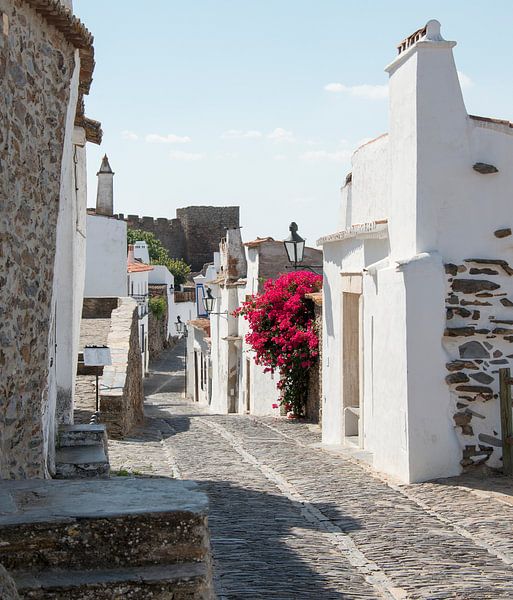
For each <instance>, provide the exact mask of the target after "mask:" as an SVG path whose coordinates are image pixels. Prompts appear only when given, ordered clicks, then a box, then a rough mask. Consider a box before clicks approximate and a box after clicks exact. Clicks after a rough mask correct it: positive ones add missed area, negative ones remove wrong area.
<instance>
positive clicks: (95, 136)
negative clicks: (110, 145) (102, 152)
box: [75, 112, 103, 146]
mask: <svg viewBox="0 0 513 600" xmlns="http://www.w3.org/2000/svg"><path fill="white" fill-rule="evenodd" d="M75 125H76V126H77V127H83V128H84V130H85V136H86V140H87V141H88V142H91V143H92V144H98V146H99V145H100V144H101V143H102V138H103V131H102V124H101V123H100V121H95V120H94V119H89V118H87V117H86V116H84V115H83V113H82V114H79V113H78V112H77V116H76V118H75Z"/></svg>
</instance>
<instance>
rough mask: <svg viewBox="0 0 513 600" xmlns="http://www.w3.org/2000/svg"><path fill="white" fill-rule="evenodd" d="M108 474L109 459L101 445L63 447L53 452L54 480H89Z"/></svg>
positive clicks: (104, 476)
mask: <svg viewBox="0 0 513 600" xmlns="http://www.w3.org/2000/svg"><path fill="white" fill-rule="evenodd" d="M109 474H110V464H109V459H108V457H107V455H106V453H105V448H104V446H103V444H94V445H91V446H65V447H64V448H58V449H57V450H56V452H55V478H56V479H90V478H95V477H96V478H98V477H103V478H106V477H108V476H109Z"/></svg>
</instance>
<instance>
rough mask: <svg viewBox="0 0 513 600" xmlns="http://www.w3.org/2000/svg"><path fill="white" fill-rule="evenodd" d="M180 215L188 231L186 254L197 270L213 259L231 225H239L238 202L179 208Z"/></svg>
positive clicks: (179, 217)
mask: <svg viewBox="0 0 513 600" xmlns="http://www.w3.org/2000/svg"><path fill="white" fill-rule="evenodd" d="M176 216H177V218H178V219H179V220H180V222H181V223H182V227H183V230H184V234H185V255H186V256H187V261H186V262H188V263H189V264H190V265H191V266H192V270H193V271H199V270H200V269H201V268H202V267H203V265H204V264H205V263H208V262H212V256H213V254H214V252H218V251H219V242H220V241H221V239H222V238H224V237H225V236H226V230H227V229H235V228H237V227H239V225H240V223H239V207H238V206H188V207H187V208H179V209H177V211H176Z"/></svg>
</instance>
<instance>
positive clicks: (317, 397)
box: [305, 293, 322, 424]
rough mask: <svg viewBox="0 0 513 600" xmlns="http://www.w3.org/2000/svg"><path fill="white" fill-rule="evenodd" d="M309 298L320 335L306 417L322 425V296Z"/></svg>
mask: <svg viewBox="0 0 513 600" xmlns="http://www.w3.org/2000/svg"><path fill="white" fill-rule="evenodd" d="M309 296H310V299H311V301H312V303H313V305H314V311H315V328H316V330H317V332H318V335H319V358H318V360H317V361H316V363H315V365H314V366H313V367H312V368H311V369H310V374H309V375H310V376H309V380H308V398H307V400H306V406H305V416H306V418H307V419H310V420H312V421H314V422H315V423H319V424H320V423H321V422H322V294H321V293H318V294H310V295H309ZM314 297H315V299H314Z"/></svg>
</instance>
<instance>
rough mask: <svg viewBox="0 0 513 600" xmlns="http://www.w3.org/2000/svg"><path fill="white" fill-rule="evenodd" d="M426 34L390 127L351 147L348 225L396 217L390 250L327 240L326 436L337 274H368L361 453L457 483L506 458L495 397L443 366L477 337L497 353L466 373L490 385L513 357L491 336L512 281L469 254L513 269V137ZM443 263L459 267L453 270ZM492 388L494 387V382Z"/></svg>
mask: <svg viewBox="0 0 513 600" xmlns="http://www.w3.org/2000/svg"><path fill="white" fill-rule="evenodd" d="M430 31H431V33H430ZM430 36H431V39H429V40H425V41H421V42H418V43H417V44H416V45H415V46H414V47H413V48H410V49H409V50H407V51H406V52H405V53H404V54H402V55H399V57H397V58H396V59H395V60H394V62H393V63H392V64H391V65H390V66H389V67H388V68H387V70H388V72H389V73H390V98H389V102H390V133H389V135H388V136H384V137H382V138H380V139H378V140H376V141H374V142H372V143H370V144H367V145H365V146H363V147H362V148H360V149H359V150H358V151H357V152H356V153H355V155H354V156H353V169H352V183H351V184H349V185H347V186H346V187H345V188H344V190H343V195H342V202H341V210H340V224H341V226H342V227H348V226H351V225H354V224H356V223H361V222H365V221H370V220H374V219H382V218H384V217H387V218H388V230H389V247H387V243H383V242H378V241H376V240H369V239H346V240H343V241H338V242H331V243H326V244H325V245H324V252H325V258H324V266H325V281H324V325H323V327H324V336H323V337H324V348H323V360H324V363H323V394H324V398H323V441H324V442H325V443H329V444H340V443H343V441H344V431H343V419H342V389H343V388H342V384H343V382H342V374H341V341H342V328H343V323H341V317H340V315H341V313H342V310H341V299H342V288H341V273H343V272H360V273H362V274H363V300H362V312H363V332H364V334H363V341H362V346H363V348H362V351H363V394H362V398H363V413H362V416H361V418H362V433H363V446H364V447H365V448H366V449H368V450H370V451H372V453H373V455H374V464H375V466H376V467H377V468H378V469H379V470H382V471H385V472H387V473H389V474H391V475H394V476H396V477H398V478H400V479H402V480H403V481H422V480H426V479H430V478H435V477H441V476H450V475H455V474H457V473H459V472H460V471H461V463H462V462H463V463H464V462H465V460H466V461H467V463H468V462H480V461H485V460H486V458H487V453H488V454H490V452H491V454H490V456H489V458H488V460H489V464H490V465H491V466H498V465H499V464H500V463H499V459H500V452H499V451H497V449H492V450H490V449H487V450H486V451H484V450H483V451H481V453H480V450H479V448H480V446H483V441H482V438H481V437H480V436H482V435H483V434H484V435H486V436H488V437H493V433H494V429H495V431H497V423H498V400H497V398H492V394H490V395H489V396H490V397H489V398H487V399H486V400H485V401H482V400H480V399H479V397H478V396H477V395H475V394H472V393H471V392H468V393H467V399H464V398H462V393H461V392H459V393H458V389H457V387H456V386H455V385H452V384H451V385H448V384H447V383H446V381H445V378H446V376H447V375H448V371H447V369H446V363H448V362H451V361H452V362H453V363H454V362H455V361H457V360H458V359H460V358H461V354H462V350H461V348H462V344H464V343H465V342H467V341H468V340H469V339H471V340H476V341H478V342H479V344H481V345H482V347H483V348H488V346H490V348H489V349H485V350H484V352H487V353H488V356H489V360H486V359H485V360H478V362H477V363H475V365H474V367H472V369H471V370H467V371H462V372H461V373H460V374H459V376H460V377H467V379H468V378H471V377H472V376H473V375H475V371H476V370H478V371H479V373H482V374H484V377H485V379H487V378H489V374H490V373H491V372H492V371H493V362H494V360H495V363H497V364H498V363H500V364H505V363H508V364H509V363H510V362H511V360H509V361H508V360H507V359H506V357H507V354H506V353H507V351H508V346H509V345H510V343H511V342H510V341H509V340H508V339H507V338H508V336H507V334H506V335H505V334H499V333H497V332H496V331H494V325H493V322H491V321H490V318H491V317H495V319H496V320H497V319H498V320H501V319H504V320H508V318H509V319H512V318H513V315H512V314H511V313H512V308H511V307H510V306H509V305H507V304H506V305H504V304H503V303H502V302H500V299H501V298H507V299H509V298H511V299H513V283H512V282H511V277H510V276H509V275H508V273H507V271H504V269H502V270H501V268H500V267H499V268H498V270H497V272H496V274H493V272H492V273H491V274H487V275H483V274H480V273H479V266H480V265H479V264H476V263H472V262H469V261H468V260H466V259H469V258H472V257H474V258H491V259H493V258H499V259H502V260H506V261H507V262H512V261H513V244H512V241H511V238H510V237H508V238H506V239H499V238H497V237H495V236H494V231H495V230H497V229H500V228H504V227H511V226H512V221H513V217H512V214H511V189H513V171H512V170H511V169H510V168H509V165H511V161H512V159H513V135H512V134H513V130H512V129H511V128H510V127H508V126H507V125H506V126H504V125H500V124H493V123H487V122H483V121H478V120H475V119H471V118H469V117H468V115H467V113H466V110H465V106H464V104H463V99H462V95H461V90H460V86H459V82H458V77H457V72H456V67H455V65H454V60H453V56H452V47H453V46H454V43H453V42H446V41H444V40H442V39H441V38H440V37H439V36H438V34H437V31H436V24H434V25H432V26H431V30H430V29H429V28H428V37H430ZM476 162H484V163H488V164H492V165H495V166H496V167H497V168H498V170H499V171H498V173H496V174H493V175H482V174H479V173H477V172H476V171H475V170H473V168H472V167H473V165H474V163H476ZM387 255H388V256H389V260H388V261H387V260H386V257H387ZM383 258H385V260H381V259H383ZM380 260H381V262H379V263H378V264H377V265H375V266H373V263H376V262H377V261H380ZM447 263H453V264H454V265H455V268H457V270H458V271H457V273H453V274H452V275H451V274H450V273H446V272H445V269H444V264H447ZM482 266H483V265H481V267H482ZM471 269H474V271H475V272H474V273H472V272H471ZM492 271H493V269H492ZM458 279H467V280H470V281H471V280H472V279H474V280H475V279H488V280H491V281H492V283H493V284H494V285H495V284H496V285H497V290H498V291H497V295H494V294H490V297H487V298H486V300H485V299H479V298H476V296H475V294H471V293H467V292H464V293H458V294H454V292H453V286H454V285H455V283H454V282H455V281H456V280H458ZM499 286H500V289H499ZM499 294H504V296H500V295H499ZM451 295H454V296H456V304H457V306H458V307H461V306H464V305H465V303H467V305H469V306H470V308H476V309H478V310H477V312H476V311H475V310H470V311H467V312H468V313H469V314H470V313H472V317H468V316H467V317H465V318H463V317H461V316H460V315H459V314H455V315H454V316H451V317H448V316H447V315H449V312H448V313H447V315H446V299H447V297H448V296H451ZM476 300H477V305H476ZM460 301H462V302H461V304H460ZM483 302H484V304H485V305H484V306H481V304H482V303H483ZM512 304H513V303H512ZM465 314H466V313H465ZM451 315H452V313H451ZM469 319H470V320H469ZM458 327H467V328H470V329H472V328H474V329H476V330H479V331H481V332H482V333H479V332H477V333H474V334H472V333H471V334H470V338H460V337H448V336H447V335H444V330H445V329H446V328H449V329H451V328H456V329H457V328H458ZM467 334H468V332H467ZM467 334H465V335H467ZM451 335H456V336H457V335H459V334H457V333H456V334H451ZM512 340H513V337H512ZM485 342H486V344H488V346H485ZM492 352H493V356H492ZM510 353H511V352H510ZM511 354H512V356H513V353H511ZM474 358H475V357H474ZM508 358H509V357H508ZM487 365H488V366H487ZM481 377H483V375H481ZM474 383H475V382H474ZM470 384H472V381H471V380H470ZM488 385H489V386H490V388H491V389H492V391H493V392H496V391H497V388H498V385H497V380H496V379H495V380H494V381H493V382H492V383H489V384H488ZM469 394H470V395H469ZM465 406H466V407H467V408H470V407H474V408H475V411H474V412H477V413H478V417H471V418H472V421H471V427H470V428H468V430H467V431H463V428H462V427H461V426H458V425H457V424H456V422H455V417H457V418H460V419H461V418H462V411H463V412H465V410H466V409H465ZM470 410H471V411H472V410H474V409H472V408H470ZM465 414H468V411H467V413H465ZM485 445H486V444H485ZM472 447H477V452H476V454H477V456H470V458H468V457H467V455H468V454H469V453H470V454H471V452H470V451H469V450H468V448H472ZM483 453H484V454H483ZM485 455H486V456H485ZM483 456H485V458H483ZM462 457H467V458H465V460H464V461H462Z"/></svg>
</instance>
